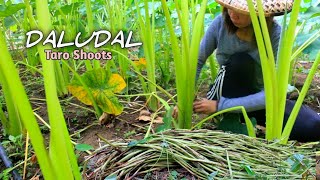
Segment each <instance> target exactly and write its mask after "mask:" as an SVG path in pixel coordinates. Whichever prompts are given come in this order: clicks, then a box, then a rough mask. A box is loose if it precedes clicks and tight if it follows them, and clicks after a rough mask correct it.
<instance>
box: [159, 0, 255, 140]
mask: <svg viewBox="0 0 320 180" xmlns="http://www.w3.org/2000/svg"><path fill="white" fill-rule="evenodd" d="M161 2H162V7H163V10H164V14H165V16H166V22H167V26H168V29H169V32H170V42H171V46H172V50H173V58H174V64H175V75H176V88H177V96H178V105H177V107H178V114H179V116H178V128H181V129H191V122H192V113H193V110H192V109H193V101H194V99H195V79H196V68H197V57H198V52H199V46H200V40H201V35H202V34H203V33H202V32H203V30H202V29H201V28H203V22H204V15H205V10H206V4H207V1H206V0H204V1H202V3H201V8H200V11H199V13H198V15H197V16H196V17H193V18H192V20H191V22H192V28H190V29H189V1H186V2H183V3H182V2H179V1H177V0H175V1H174V2H175V7H176V11H177V14H178V19H179V22H180V24H181V30H182V35H181V49H180V48H179V45H178V39H177V38H176V35H175V32H174V28H173V25H172V22H171V20H170V14H169V10H168V7H167V3H166V1H165V0H162V1H161ZM190 5H191V9H193V8H195V7H196V6H195V4H194V2H193V1H191V3H190ZM193 15H194V16H195V13H193ZM191 31H192V36H191V33H190V32H191ZM190 37H192V38H191V39H189V38H190ZM238 109H240V110H241V111H242V112H243V114H244V117H245V122H246V125H247V130H248V133H249V135H250V136H255V133H254V127H253V125H252V123H251V121H250V120H249V118H248V116H247V114H246V112H245V110H244V107H234V108H230V109H227V110H224V111H220V112H217V113H215V114H213V115H211V116H209V117H208V118H205V119H204V120H202V121H201V122H200V123H198V124H197V125H195V126H194V127H198V126H201V125H202V124H203V122H205V121H207V120H208V119H209V118H211V117H213V116H216V115H219V114H221V113H224V112H228V111H233V110H238ZM194 127H193V128H194Z"/></svg>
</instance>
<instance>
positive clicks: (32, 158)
mask: <svg viewBox="0 0 320 180" xmlns="http://www.w3.org/2000/svg"><path fill="white" fill-rule="evenodd" d="M30 161H31V163H32V164H35V163H37V156H36V155H35V154H33V155H32V156H31V158H30Z"/></svg>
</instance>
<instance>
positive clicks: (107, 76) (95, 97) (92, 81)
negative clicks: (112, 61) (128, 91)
mask: <svg viewBox="0 0 320 180" xmlns="http://www.w3.org/2000/svg"><path fill="white" fill-rule="evenodd" d="M76 76H77V75H76ZM125 86H126V83H125V81H124V79H123V78H122V77H121V76H120V75H119V74H111V73H110V71H107V70H105V69H103V68H99V69H94V70H91V71H87V72H85V73H84V74H83V75H82V76H81V77H77V78H76V79H74V80H73V81H72V82H71V84H70V85H69V86H68V89H69V91H70V92H71V94H72V95H73V96H75V97H77V98H78V99H79V100H80V101H81V102H82V103H84V104H86V105H94V107H95V110H96V113H97V115H98V116H101V114H102V111H103V112H105V113H108V114H113V115H119V114H121V113H122V111H123V106H122V104H121V103H120V102H119V100H118V99H117V97H116V96H115V94H114V93H119V92H121V91H122V90H123V89H124V88H125Z"/></svg>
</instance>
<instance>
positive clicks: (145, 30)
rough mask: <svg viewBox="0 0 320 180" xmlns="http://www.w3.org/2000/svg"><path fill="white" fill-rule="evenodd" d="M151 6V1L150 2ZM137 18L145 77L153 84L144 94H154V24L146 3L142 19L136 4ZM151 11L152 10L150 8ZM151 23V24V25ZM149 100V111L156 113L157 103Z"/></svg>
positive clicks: (152, 97)
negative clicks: (145, 69)
mask: <svg viewBox="0 0 320 180" xmlns="http://www.w3.org/2000/svg"><path fill="white" fill-rule="evenodd" d="M152 4H153V1H152ZM136 7H137V10H138V16H139V25H140V26H139V32H140V35H141V38H142V42H143V50H144V54H145V57H146V60H147V76H148V79H149V80H150V81H152V82H153V83H148V92H144V93H155V92H156V86H155V85H153V84H155V83H156V67H155V42H154V37H155V24H154V12H152V19H150V17H149V6H148V1H147V0H145V1H144V10H145V14H144V19H143V15H142V14H141V12H140V8H139V7H138V4H136ZM152 11H153V8H152ZM151 23H152V24H151ZM147 99H150V100H149V103H148V106H149V108H150V109H151V110H153V111H156V110H157V108H158V101H157V98H156V97H155V96H151V97H148V98H147Z"/></svg>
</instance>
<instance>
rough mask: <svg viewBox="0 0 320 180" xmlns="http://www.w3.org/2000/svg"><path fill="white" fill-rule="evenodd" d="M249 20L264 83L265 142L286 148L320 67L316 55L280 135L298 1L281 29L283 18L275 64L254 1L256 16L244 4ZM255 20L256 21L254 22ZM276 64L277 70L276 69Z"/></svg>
mask: <svg viewBox="0 0 320 180" xmlns="http://www.w3.org/2000/svg"><path fill="white" fill-rule="evenodd" d="M247 2H248V6H249V9H250V16H251V20H252V23H253V27H254V31H255V35H256V39H257V45H258V48H259V54H260V59H261V66H262V72H263V79H264V87H265V94H266V95H265V96H266V118H267V119H266V139H268V140H273V139H280V141H281V143H283V144H286V143H287V141H288V138H289V135H290V133H291V130H292V127H293V125H294V122H295V119H296V117H297V114H298V112H299V109H300V107H301V105H302V102H303V99H304V97H305V95H306V93H307V89H308V88H309V86H310V84H311V81H312V77H313V76H314V74H315V72H316V69H317V66H318V64H319V63H320V52H319V53H318V56H317V58H316V60H315V62H314V64H313V66H312V68H311V71H310V73H309V75H308V78H307V80H306V83H305V85H304V86H303V89H302V91H301V93H300V95H299V98H298V100H297V102H296V104H295V106H294V108H293V110H292V112H291V115H290V117H289V119H288V122H287V124H286V126H285V128H284V130H283V132H282V127H283V117H284V109H285V101H286V94H287V85H288V79H289V69H290V60H291V56H292V47H293V43H294V33H295V29H296V24H297V19H298V13H299V8H300V2H301V1H300V0H296V1H294V4H293V9H292V12H291V14H290V22H289V25H288V27H286V26H285V24H286V23H285V21H286V17H287V14H285V17H284V23H283V27H282V28H283V30H282V34H281V39H280V44H279V51H278V57H277V63H275V57H274V56H273V52H272V46H271V42H270V37H269V33H268V28H267V24H266V21H265V16H264V11H263V7H262V1H261V0H257V8H258V16H257V14H256V11H255V9H254V5H253V2H252V1H251V0H248V1H247ZM258 18H259V19H258ZM276 64H277V66H276Z"/></svg>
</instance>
